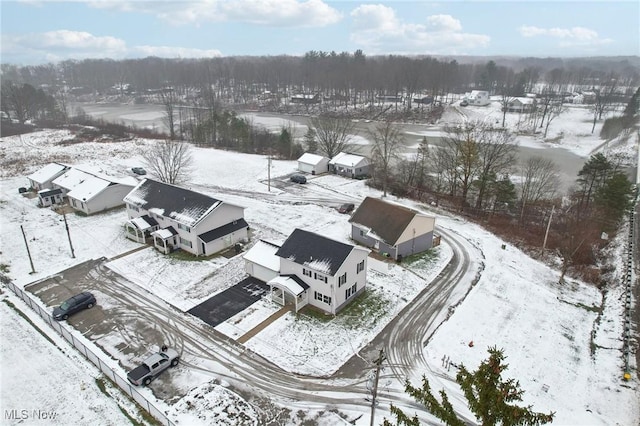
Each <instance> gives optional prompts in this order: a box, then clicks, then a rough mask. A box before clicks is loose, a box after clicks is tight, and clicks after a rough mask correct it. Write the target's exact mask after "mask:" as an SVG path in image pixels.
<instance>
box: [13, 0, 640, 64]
mask: <svg viewBox="0 0 640 426" xmlns="http://www.w3.org/2000/svg"><path fill="white" fill-rule="evenodd" d="M0 8H1V9H0V14H1V17H2V18H1V19H2V21H1V23H2V25H1V26H2V29H1V31H2V39H1V58H2V63H13V64H22V65H34V64H41V63H48V62H56V61H60V60H65V59H70V58H72V59H85V58H113V59H123V58H139V57H146V56H159V57H183V58H187V57H211V56H237V55H251V56H256V55H281V54H287V55H303V54H304V53H305V52H307V51H310V50H320V51H327V52H328V51H336V52H342V51H348V52H353V51H355V50H357V49H362V50H363V51H364V53H365V54H367V55H376V54H406V55H411V54H431V55H516V56H538V57H546V56H563V57H567V56H593V55H606V56H611V55H639V54H640V29H639V28H640V3H639V2H637V1H589V0H587V1H575V0H567V1H537V0H522V1H515V0H513V1H471V0H468V1H440V2H431V1H380V2H366V3H365V2H363V1H359V0H353V1H351V0H350V1H339V2H333V1H325V0H200V1H193V2H192V1H179V0H178V1H163V0H154V1H145V0H137V1H120V0H94V1H80V0H76V1H64V2H63V1H49V0H40V1H38V0H2V2H1V3H0Z"/></svg>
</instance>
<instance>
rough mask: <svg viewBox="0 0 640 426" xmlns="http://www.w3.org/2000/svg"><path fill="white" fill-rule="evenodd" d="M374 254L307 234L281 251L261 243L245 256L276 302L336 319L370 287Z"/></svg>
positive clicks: (290, 239) (293, 239) (292, 239)
mask: <svg viewBox="0 0 640 426" xmlns="http://www.w3.org/2000/svg"><path fill="white" fill-rule="evenodd" d="M369 253H370V251H369V250H367V249H365V248H362V247H358V246H354V245H351V244H346V243H341V242H339V241H335V240H332V239H330V238H326V237H324V236H322V235H318V234H315V233H313V232H309V231H305V230H302V229H296V230H294V231H293V232H292V233H291V235H289V237H288V238H287V239H286V240H285V242H284V243H283V244H282V245H281V246H279V247H278V246H277V245H275V244H272V243H268V242H265V241H261V242H259V244H258V243H256V245H254V247H252V248H251V249H250V250H249V251H247V253H246V254H245V257H244V259H245V268H246V271H247V272H248V273H249V274H250V275H251V276H253V277H256V278H258V279H261V280H263V281H265V282H266V283H267V284H268V285H269V287H270V290H271V299H272V300H273V301H275V302H277V303H279V304H281V305H286V304H292V305H294V306H295V311H296V312H297V311H298V310H300V309H301V308H303V307H304V306H306V305H311V306H314V307H315V308H317V309H319V310H321V311H324V312H326V313H329V314H334V315H335V314H336V313H338V312H339V311H340V310H341V309H343V308H344V307H345V306H346V305H347V304H349V303H350V302H351V301H352V300H353V299H354V298H355V296H356V295H358V294H360V293H361V292H363V291H364V289H365V288H366V285H367V258H368V256H369Z"/></svg>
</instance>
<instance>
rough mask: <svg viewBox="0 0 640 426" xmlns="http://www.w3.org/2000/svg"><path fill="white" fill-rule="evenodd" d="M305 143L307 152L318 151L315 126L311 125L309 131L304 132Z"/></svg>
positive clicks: (313, 152)
mask: <svg viewBox="0 0 640 426" xmlns="http://www.w3.org/2000/svg"><path fill="white" fill-rule="evenodd" d="M304 144H305V145H306V147H307V152H310V153H312V154H315V153H316V152H318V141H317V140H316V131H315V129H314V128H313V127H309V128H308V129H307V133H305V134H304Z"/></svg>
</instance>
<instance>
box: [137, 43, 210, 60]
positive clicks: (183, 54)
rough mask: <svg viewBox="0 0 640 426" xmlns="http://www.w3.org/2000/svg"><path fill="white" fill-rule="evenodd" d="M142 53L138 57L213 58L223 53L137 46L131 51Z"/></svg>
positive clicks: (169, 47) (184, 48)
mask: <svg viewBox="0 0 640 426" xmlns="http://www.w3.org/2000/svg"><path fill="white" fill-rule="evenodd" d="M131 51H132V52H131V53H133V52H134V51H135V52H136V53H140V55H136V56H158V57H161V58H212V57H218V56H222V53H221V52H220V51H219V50H216V49H208V50H204V49H193V48H188V47H171V46H136V47H134V48H132V49H131Z"/></svg>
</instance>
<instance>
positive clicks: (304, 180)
mask: <svg viewBox="0 0 640 426" xmlns="http://www.w3.org/2000/svg"><path fill="white" fill-rule="evenodd" d="M290 180H291V182H295V183H307V178H306V177H304V176H302V175H293V176H291V179H290Z"/></svg>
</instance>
